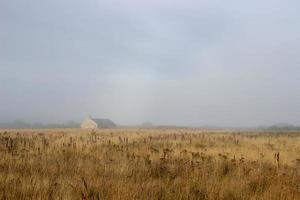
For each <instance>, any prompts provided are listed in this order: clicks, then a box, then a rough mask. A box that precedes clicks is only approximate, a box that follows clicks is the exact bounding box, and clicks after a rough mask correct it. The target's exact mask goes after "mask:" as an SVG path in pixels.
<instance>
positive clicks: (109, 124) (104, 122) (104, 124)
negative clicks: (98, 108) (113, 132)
mask: <svg viewBox="0 0 300 200" xmlns="http://www.w3.org/2000/svg"><path fill="white" fill-rule="evenodd" d="M91 120H93V121H94V122H96V123H97V125H98V128H115V127H117V125H116V124H115V123H114V122H113V121H112V120H110V119H97V118H91Z"/></svg>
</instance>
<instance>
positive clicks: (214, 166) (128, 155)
mask: <svg viewBox="0 0 300 200" xmlns="http://www.w3.org/2000/svg"><path fill="white" fill-rule="evenodd" d="M278 153H279V154H278ZM0 198H1V199H72V200H73V199H75V200H76V199H78V200H80V199H86V200H90V199H120V200H123V199H124V200H133V199H147V200H156V199H168V200H173V199H186V200H187V199H191V200H192V199H207V200H213V199H216V200H217V199H220V200H235V199H236V200H237V199H243V200H248V199H249V200H250V199H251V200H259V199H261V200H266V199H270V200H276V199H286V200H288V199H300V133H297V132H286V133H284V132H282V133H267V132H262V133H258V132H241V133H239V132H230V131H228V132H226V131H215V132H213V131H203V130H196V129H176V130H170V129H165V130H163V129H153V130H152V129H149V130H147V129H145V130H141V129H115V130H96V131H82V130H71V129H70V130H68V129H64V130H54V129H53V130H0Z"/></svg>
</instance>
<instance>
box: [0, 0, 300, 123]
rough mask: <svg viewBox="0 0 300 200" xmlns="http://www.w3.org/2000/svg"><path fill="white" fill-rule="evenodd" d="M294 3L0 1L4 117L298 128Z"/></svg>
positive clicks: (0, 115) (0, 106) (299, 29)
mask: <svg viewBox="0 0 300 200" xmlns="http://www.w3.org/2000/svg"><path fill="white" fill-rule="evenodd" d="M299 10H300V2H299V1H296V0H286V1H282V0H272V1H271V0H265V1H259V0H252V1H233V0H229V1H221V0H201V1H196V0H195V1H193V0H185V1H183V0H173V1H170V0H160V1H159V0H151V1H150V0H139V1H138V0H109V1H108V0H107V1H100V0H85V1H79V0H45V1H38V0H26V1H24V0H23V1H22V0H14V1H12V0H1V1H0V122H9V121H13V120H16V119H18V120H24V121H28V122H44V123H59V122H64V121H68V120H75V121H80V120H82V119H83V118H85V117H87V116H88V115H92V116H94V117H99V118H101V117H103V118H110V119H112V120H114V121H115V122H116V123H118V124H124V125H131V124H139V123H142V122H144V121H150V122H153V123H154V124H174V125H187V126H201V125H218V126H258V125H271V124H275V123H279V122H280V123H281V122H287V123H292V124H295V125H300V89H299V86H300V56H299V52H300V26H299V20H300V13H299Z"/></svg>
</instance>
